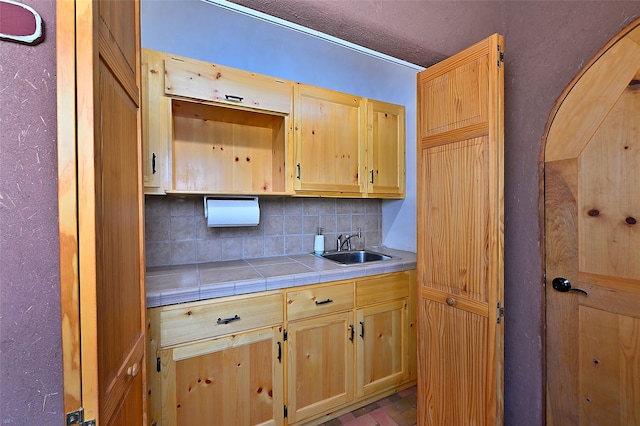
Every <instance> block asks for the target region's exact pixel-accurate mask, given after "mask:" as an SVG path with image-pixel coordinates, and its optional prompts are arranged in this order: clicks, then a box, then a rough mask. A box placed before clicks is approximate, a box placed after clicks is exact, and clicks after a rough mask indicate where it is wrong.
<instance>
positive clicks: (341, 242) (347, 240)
mask: <svg viewBox="0 0 640 426" xmlns="http://www.w3.org/2000/svg"><path fill="white" fill-rule="evenodd" d="M353 237H358V238H362V232H361V231H360V229H358V233H357V234H351V235H347V236H346V237H345V238H344V240H343V239H342V234H340V235H338V240H337V242H336V243H337V251H342V248H343V247H344V245H345V244H346V245H347V250H348V251H351V250H353V247H352V246H351V239H352V238H353Z"/></svg>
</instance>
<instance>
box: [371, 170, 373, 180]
mask: <svg viewBox="0 0 640 426" xmlns="http://www.w3.org/2000/svg"><path fill="white" fill-rule="evenodd" d="M371 183H373V170H371Z"/></svg>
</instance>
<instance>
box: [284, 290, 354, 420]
mask: <svg viewBox="0 0 640 426" xmlns="http://www.w3.org/2000/svg"><path fill="white" fill-rule="evenodd" d="M353 289H354V283H353V281H348V282H343V283H331V284H327V285H319V286H314V287H307V288H303V289H296V290H294V291H290V292H287V294H286V306H287V321H288V324H287V336H288V337H287V340H288V342H287V345H288V352H287V353H288V358H287V372H288V392H287V401H288V402H287V407H288V410H287V411H288V420H289V423H296V422H300V421H302V420H305V419H308V418H310V417H312V416H314V415H316V414H320V413H322V412H326V411H331V410H332V409H335V408H337V407H339V406H343V405H345V404H347V403H349V402H351V401H352V400H353V371H354V369H353V364H354V325H353V307H354V292H353Z"/></svg>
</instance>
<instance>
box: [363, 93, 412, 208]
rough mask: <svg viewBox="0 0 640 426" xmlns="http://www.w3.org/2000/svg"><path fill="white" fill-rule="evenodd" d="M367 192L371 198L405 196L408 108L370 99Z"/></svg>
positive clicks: (368, 104)
mask: <svg viewBox="0 0 640 426" xmlns="http://www.w3.org/2000/svg"><path fill="white" fill-rule="evenodd" d="M366 110H367V140H366V152H367V163H366V164H367V165H366V190H365V192H366V193H367V196H369V197H380V198H404V196H405V170H406V166H405V161H406V160H405V157H406V154H405V139H406V137H405V108H404V107H403V106H402V105H396V104H390V103H386V102H380V101H375V100H372V99H367V102H366Z"/></svg>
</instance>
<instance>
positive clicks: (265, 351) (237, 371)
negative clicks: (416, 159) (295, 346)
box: [160, 327, 284, 426]
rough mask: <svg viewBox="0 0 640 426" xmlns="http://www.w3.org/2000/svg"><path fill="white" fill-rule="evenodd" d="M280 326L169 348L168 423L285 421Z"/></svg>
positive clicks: (165, 356)
mask: <svg viewBox="0 0 640 426" xmlns="http://www.w3.org/2000/svg"><path fill="white" fill-rule="evenodd" d="M281 336H282V332H281V328H280V327H273V328H266V329H262V330H257V331H252V332H247V333H242V334H237V335H231V336H228V337H224V338H219V339H215V340H209V341H202V342H198V343H192V344H189V345H183V346H179V347H175V348H173V349H167V350H163V351H162V352H161V354H160V357H161V375H162V406H163V410H162V425H163V426H169V425H209V424H210V425H225V426H227V425H229V426H234V425H235V426H247V425H262V426H265V425H282V424H283V422H284V420H283V419H284V401H283V395H284V393H283V392H284V391H283V366H282V361H283V359H282V358H283V352H282V339H281Z"/></svg>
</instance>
